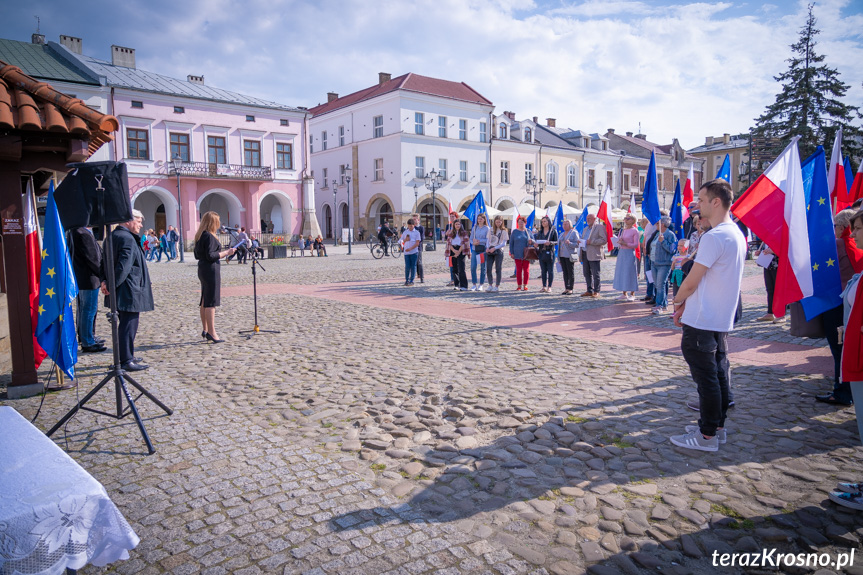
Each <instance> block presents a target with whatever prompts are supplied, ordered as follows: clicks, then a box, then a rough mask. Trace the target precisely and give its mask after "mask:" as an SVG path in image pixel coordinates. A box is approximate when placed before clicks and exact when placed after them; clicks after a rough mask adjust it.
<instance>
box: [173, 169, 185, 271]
mask: <svg viewBox="0 0 863 575" xmlns="http://www.w3.org/2000/svg"><path fill="white" fill-rule="evenodd" d="M182 165H183V159H182V158H181V157H180V154H174V157H173V158H171V166H172V167H173V168H174V173H175V174H177V210H179V216H180V263H183V252H184V251H185V249H184V248H183V241H184V240H183V238H184V235H183V200H182V199H181V197H180V168H181V167H182Z"/></svg>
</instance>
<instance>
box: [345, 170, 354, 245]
mask: <svg viewBox="0 0 863 575" xmlns="http://www.w3.org/2000/svg"><path fill="white" fill-rule="evenodd" d="M345 182H347V184H348V255H351V244H352V241H353V238H352V237H351V236H353V235H354V233H353V230H352V229H351V222H352V221H353V220H351V165H350V164H347V165H345Z"/></svg>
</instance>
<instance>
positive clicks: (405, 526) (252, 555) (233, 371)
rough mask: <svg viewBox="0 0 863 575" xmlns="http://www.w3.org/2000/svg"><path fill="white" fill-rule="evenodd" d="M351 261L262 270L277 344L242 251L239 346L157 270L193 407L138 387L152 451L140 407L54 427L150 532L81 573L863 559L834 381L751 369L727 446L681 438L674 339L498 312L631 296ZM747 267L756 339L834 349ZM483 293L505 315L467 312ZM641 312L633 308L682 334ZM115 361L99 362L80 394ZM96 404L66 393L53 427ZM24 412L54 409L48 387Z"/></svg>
mask: <svg viewBox="0 0 863 575" xmlns="http://www.w3.org/2000/svg"><path fill="white" fill-rule="evenodd" d="M338 252H339V250H334V251H333V253H332V255H331V257H329V258H324V259H318V258H294V259H287V260H280V261H265V262H264V265H265V267H266V268H267V271H266V272H263V271H261V272H259V273H258V279H259V282H260V283H259V287H261V290H260V295H259V297H258V308H259V318H260V322H259V323H260V325H261V328H262V329H277V330H281V333H279V334H264V335H261V336H258V337H256V338H254V339H252V340H246V339H245V338H242V337H240V336H239V335H237V334H236V331H237V330H239V329H247V328H250V327H252V325H253V319H252V309H253V302H252V298H251V297H250V296H248V295H231V294H245V293H248V289H247V288H246V287H244V286H247V285H248V284H249V282H250V280H251V274H250V270H249V266H241V265H229V266H223V268H222V278H223V285H224V286H225V287H224V289H223V299H222V304H223V305H222V307H221V308H220V309H219V311H218V318H217V321H218V326H219V331H220V334H221V335H222V336H223V337H225V338H226V339H227V340H228V341H227V342H226V343H224V344H220V345H213V344H207V343H203V340H201V339H200V327H199V326H200V323H199V320H198V313H197V309H196V307H195V306H196V304H197V301H198V291H197V280H196V272H195V267H194V265H193V264H192V263H190V262H187V263H186V264H185V265H180V264H176V263H171V264H164V263H163V264H152V265H151V275H152V277H153V282H154V291H155V296H156V303H157V311H155V312H153V313H149V314H145V315H144V316H143V317H142V321H141V332H140V333H139V336H138V341H137V344H138V345H137V352H138V355H140V356H142V357H143V358H145V360H146V361H148V362H149V363H150V365H151V366H152V367H151V369H150V370H148V371H146V372H143V373H142V374H138V377H136V379H137V380H138V381H139V382H141V383H142V384H143V385H145V386H146V387H148V388H149V389H150V390H151V391H153V392H154V393H155V394H156V395H157V396H158V397H159V398H160V399H161V400H162V401H164V402H165V403H166V404H168V405H169V406H171V407H172V408H173V409H174V410H175V411H174V414H173V415H172V416H170V417H168V416H165V415H164V414H163V413H161V412H160V411H159V410H158V408H157V407H155V406H154V405H152V404H151V403H149V402H148V401H147V400H146V399H141V400H140V401H139V402H138V406H139V408H140V409H141V411H142V413H143V414H144V416H145V417H146V418H147V419H146V425H147V429H148V431H149V432H150V434H151V437H152V439H153V441H154V443H155V445H156V448H157V452H156V454H154V455H152V456H146V455H145V453H146V451H145V448H144V445H143V442H142V441H141V439H140V436H139V434H138V430H137V428H136V427H135V425H134V422H133V421H131V420H129V419H124V420H122V422H117V421H115V420H112V419H109V418H106V417H103V416H97V415H94V414H90V413H79V414H78V415H76V416H75V417H74V418H73V419H72V420H71V421H70V422H69V424H68V425H67V427H66V429H65V432H64V431H60V432H58V433H57V434H55V436H54V439H55V440H57V442H58V443H59V445H60V446H61V447H63V448H64V449H67V451H68V452H69V453H70V454H71V455H72V456H73V457H74V458H75V459H76V460H77V461H78V462H79V463H81V465H82V466H84V468H85V469H87V470H88V471H90V472H91V473H92V474H93V475H94V476H95V477H96V478H97V479H98V480H99V481H101V482H102V483H103V484H104V485H105V487H106V489H107V490H108V492H109V494H110V495H111V497H112V498H113V499H114V501H115V502H116V503H117V505H118V506H119V507H120V509H121V511H122V512H123V513H124V514H125V516H126V518H127V519H128V520H129V522H130V523H131V524H132V526H133V527H134V528H135V530H136V532H137V533H138V535H139V536H140V537H141V544H140V545H139V547H138V548H137V549H136V550H134V551H133V552H132V554H131V555H132V557H131V559H130V560H129V561H126V562H118V563H116V564H114V565H113V566H112V567H111V569H96V568H92V567H90V568H86V569H84V570H83V571H82V572H83V573H99V572H116V573H123V574H126V573H129V574H131V573H148V574H149V573H207V574H211V573H212V574H217V573H315V574H318V573H337V574H342V573H368V574H380V573H444V574H448V573H554V574H569V573H583V572H585V571H589V572H591V573H597V574H600V575H602V574H606V573H608V574H612V573H615V574H617V573H627V574H633V575H635V574H638V573H648V572H656V570H657V569H661V571H662V572H663V573H736V572H738V573H742V572H747V573H749V572H765V573H766V572H770V573H774V572H777V570H776V569H773V570H770V569H767V570H757V569H756V570H751V569H749V570H746V571H744V570H741V569H739V568H720V567H713V566H712V564H711V555H712V553H713V552H714V550H717V551H719V552H730V551H732V550H734V551H760V550H761V549H762V548H766V549H768V550H769V549H774V548H775V549H778V550H779V552H795V553H798V552H809V551H814V550H819V551H824V552H827V553H829V554H831V555H832V556H834V557H835V556H836V555H837V554H838V553H840V552H844V551H849V550H850V549H856V551H857V558H858V560H857V563H858V564H860V562H861V561H863V559H860V556H861V552H863V550H861V540H863V514H861V513H854V512H852V511H850V510H848V509H845V508H840V507H837V506H835V505H834V504H832V503H830V502H829V501H828V500H827V497H826V493H827V492H828V491H830V490H831V489H832V488H833V487H834V486H835V484H836V482H837V481H852V480H856V481H859V480H861V479H863V477H861V472H863V447H861V446H860V441H859V439H858V438H857V436H856V433H857V430H856V423H855V419H854V413H853V410H851V409H839V410H836V409H834V408H831V407H828V406H825V405H823V404H817V403H815V402H813V400H812V399H811V398H807V397H802V396H801V394H812V393H815V392H817V391H821V390H824V389H828V388H829V387H830V386H831V379H830V378H829V377H825V376H824V375H823V374H821V373H810V372H807V371H806V370H802V369H798V370H793V369H787V368H785V367H782V366H779V367H777V366H776V365H771V364H769V360H765V361H764V362H762V363H760V364H754V363H752V364H750V363H746V362H743V361H735V362H734V364H733V370H734V372H733V389H734V392H735V400H736V403H737V405H736V407H734V408H732V410H731V414H730V420H729V423H728V427H729V438H728V443H727V444H725V445H723V446H721V448H720V451H719V452H717V453H710V454H708V453H695V454H693V453H690V452H685V451H683V450H680V449H679V448H676V447H673V446H671V445H670V444H669V442H668V439H667V438H668V435H669V434H673V433H678V432H680V431H681V430H682V427H683V426H684V425H685V424H689V423H693V422H694V421H695V420H696V419H697V414H696V412H694V411H691V410H690V409H688V408H687V407H686V402H687V401H689V400H693V399H695V398H696V395H695V393H694V386H693V384H692V381H691V378H690V377H689V374H688V370H687V367H686V365H685V362H683V360H682V358H681V357H680V355H679V354H678V353H676V352H673V353H667V352H662V351H656V350H651V349H645V348H644V347H643V346H642V345H638V344H640V343H641V342H636V341H631V342H630V341H627V338H626V337H623V338H621V341H620V342H619V343H609V342H598V341H594V340H590V339H582V338H579V337H578V336H577V334H575V336H574V337H573V336H571V335H570V336H569V337H560V336H558V335H555V334H552V333H543V332H538V331H534V330H531V329H522V328H513V327H507V326H501V325H495V320H496V319H498V318H499V317H501V316H503V315H505V314H507V312H510V313H515V312H521V313H530V314H533V315H534V316H535V317H536V318H542V319H543V321H554V318H555V317H556V316H561V315H564V314H569V313H572V312H574V311H584V310H590V309H595V308H607V309H609V310H613V309H615V308H611V307H609V306H614V305H620V304H617V303H615V302H614V301H613V298H614V296H615V295H616V294H607V295H605V296H604V297H603V298H602V299H600V300H599V301H596V300H592V301H585V300H581V299H578V298H565V297H563V296H557V295H549V296H546V295H545V294H539V293H538V285H539V282H534V281H533V280H532V281H531V283H532V284H533V285H534V286H536V289H537V291H531V292H528V293H526V294H521V293H519V294H515V293H504V292H501V293H499V294H484V293H480V294H473V293H470V294H463V293H462V294H457V293H454V292H452V291H451V288H446V287H444V284H445V283H446V281H447V274H446V273H445V272H446V269H445V267H444V264H443V263H442V262H437V263H435V262H432V261H430V260H432V258H430V257H429V254H425V255H426V262H425V263H426V273H427V278H426V282H427V283H425V284H423V285H422V286H420V285H419V284H417V286H416V287H414V288H404V287H402V286H400V283H401V282H400V281H399V279H400V278H401V277H402V275H401V274H402V265H403V263H402V260H400V259H399V260H394V259H392V258H388V259H385V260H381V261H375V260H373V259H371V257H370V256H369V255H368V254H367V253H366V252H365V250H363V249H361V248H359V247H358V248H357V249H356V250H355V254H354V255H353V256H351V257H350V258H348V257H346V256H344V255H341V254H340V253H338ZM342 252H343V250H342ZM612 270H613V260H611V261H610V262H608V263H606V265H605V271H604V274H603V277H604V279H607V280H609V281H610V278H611V272H612ZM747 275H748V279H747V284H746V288H745V291H746V292H747V293H746V294H745V298H744V302H745V308H746V314H745V317H744V319H743V320H742V322H741V324H740V326H739V330H738V331H737V332H735V335H736V336H739V337H741V338H742V339H745V340H747V341H751V342H752V344H753V345H758V344H759V343H761V342H764V341H772V340H773V339H775V338H776V337H780V340H778V341H781V342H782V343H783V344H785V345H789V346H799V347H798V348H796V349H800V350H803V351H807V350H811V352H812V353H822V349H821V347H819V346H823V341H821V342H820V343H819V340H815V341H804V340H799V339H798V338H793V337H791V336H790V334H789V333H788V326H787V325H783V324H775V325H774V324H769V325H764V324H758V323H757V322H755V321H754V318H755V317H757V316H758V315H760V313H759V312H761V311H762V308H763V306H764V303H763V300H762V297H763V296H762V295H761V294H760V293H759V292H758V283H757V281H758V280H759V278H758V270H757V269H755V268H747ZM556 281H558V282H559V279H558V280H556ZM340 282H345V283H344V285H343V289H339V288H337V287H333V284H338V283H340ZM284 285H295V286H313V287H306V288H304V289H306V290H307V293H306V294H302V293H294V291H291V290H288V289H283V286H284ZM315 286H317V287H315ZM324 286H326V288H325V287H324ZM507 287H508V288H509V286H508V285H507ZM510 289H511V288H510ZM316 290H320V291H322V292H323V291H325V290H326V291H328V292H329V291H333V290H336V291H339V293H341V294H342V296H344V297H343V298H342V299H344V300H349V299H350V298H351V297H353V294H355V293H357V292H358V291H361V292H362V293H363V294H364V297H365V298H366V299H368V298H369V297H370V295H369V294H372V295H373V296H374V297H376V298H378V299H379V301H380V304H381V305H363V304H357V303H355V302H352V301H342V300H340V299H338V298H333V297H318V296H320V295H321V294H317V295H315V294H314V292H315V291H316ZM762 293H763V292H762ZM309 294H312V295H309ZM468 298H469V301H470V302H471V303H473V304H474V305H479V306H482V308H483V309H486V310H487V313H488V317H489V318H490V321H488V322H485V321H483V322H480V321H467V320H464V319H461V318H460V317H459V316H458V309H459V308H458V306H457V304H456V303H455V302H457V301H464V300H466V299H468ZM394 300H398V301H399V302H400V305H402V307H406V308H407V309H387V302H390V301H394ZM450 302H451V303H450ZM433 305H436V306H438V307H437V308H435V311H434V313H431V312H430V309H431V306H433ZM623 305H632V304H623ZM448 307H449V308H452V309H453V312H452V313H451V315H450V316H449V317H447V316H446V315H445V313H444V312H441V311H440V310H441V309H444V310H445V309H447V308H448ZM644 307H645V308H646V306H644ZM643 313H644V317H643V318H640V319H637V320H635V319H633V320H632V321H633V322H636V324H637V325H639V326H642V327H643V326H647V327H651V326H653V327H655V328H656V330H671V329H672V328H671V327H670V326H668V325H667V324H668V323H669V322H668V320H667V318H654V317H647V311H646V310H645V311H644V312H643ZM549 318H551V319H550V320H549ZM98 324H99V326H98V327H99V332H100V333H101V334H102V335H103V336H104V335H107V329H106V324H105V322H104V320H103V319H101V318H100V319H99V321H98ZM574 327H576V326H574ZM813 345H814V347H813ZM107 360H108V357H107V356H106V355H104V354H103V355H84V356H82V358H81V363H80V364H79V365H80V369H79V372H80V376H81V379H80V385H81V394H83V393H84V392H86V391H87V390H89V389H90V388H91V387H92V386H93V385H95V383H96V382H97V381H98V379H100V377H101V375H102V374H103V373H104V370H105V363H106V361H107ZM43 371H44V370H43ZM0 383H2V380H0ZM109 399H110V398H109V394H108V393H105V395H104V397H102V398H100V403H101V405H102V407H103V408H105V409H110V405H109V401H108V400H109ZM75 401H76V392H74V391H65V392H61V393H55V394H50V395H49V396H47V398H46V399H45V401H44V405H43V406H42V411H41V413H40V415H39V417H38V419H37V421H36V425H38V426H39V427H40V428H42V429H47V428H48V427H50V426H51V425H52V424H53V423H54V422H55V421H56V420H57V419H59V417H60V416H61V415H62V414H63V413H64V412H65V411H66V410H68V409H69V408H70V407H71V406H72V405H73V404H74V403H75ZM2 403H8V404H9V405H12V406H14V407H15V408H16V409H18V410H19V411H20V412H21V413H22V414H24V415H25V416H27V417H32V416H33V415H34V414H35V413H36V410H37V409H38V407H39V398H30V399H26V400H18V401H10V402H7V401H5V400H4V401H3V402H2ZM831 569H832V568H828V569H827V570H823V571H820V572H819V573H822V574H826V573H836V572H838V571H837V570H835V569H832V570H831ZM812 571H814V569H808V570H807V569H802V570H799V571H795V570H793V569H790V568H784V567H783V568H782V569H780V570H779V572H789V573H796V572H812ZM846 572H848V573H863V569H861V568H860V567H855V568H854V569H849V570H847V571H846Z"/></svg>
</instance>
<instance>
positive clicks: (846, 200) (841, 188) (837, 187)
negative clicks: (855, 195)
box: [827, 126, 854, 214]
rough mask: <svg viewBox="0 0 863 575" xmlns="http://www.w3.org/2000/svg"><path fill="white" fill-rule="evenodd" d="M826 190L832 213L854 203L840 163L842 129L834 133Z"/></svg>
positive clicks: (843, 167) (842, 165)
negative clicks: (828, 193) (828, 194)
mask: <svg viewBox="0 0 863 575" xmlns="http://www.w3.org/2000/svg"><path fill="white" fill-rule="evenodd" d="M827 189H828V190H829V191H830V204H831V207H833V213H834V214H836V213H839V212H840V211H842V210H844V209H845V208H847V207H849V206H850V205H851V204H853V203H854V200H853V199H852V198H850V197H849V194H848V184H847V183H846V182H845V164H843V163H842V127H841V126H840V127H839V130H838V131H837V132H836V139H835V140H834V141H833V152H832V153H831V154H830V171H829V172H828V173H827Z"/></svg>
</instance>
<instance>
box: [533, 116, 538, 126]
mask: <svg viewBox="0 0 863 575" xmlns="http://www.w3.org/2000/svg"><path fill="white" fill-rule="evenodd" d="M533 123H534V124H538V123H539V117H537V116H534V117H533Z"/></svg>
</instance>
